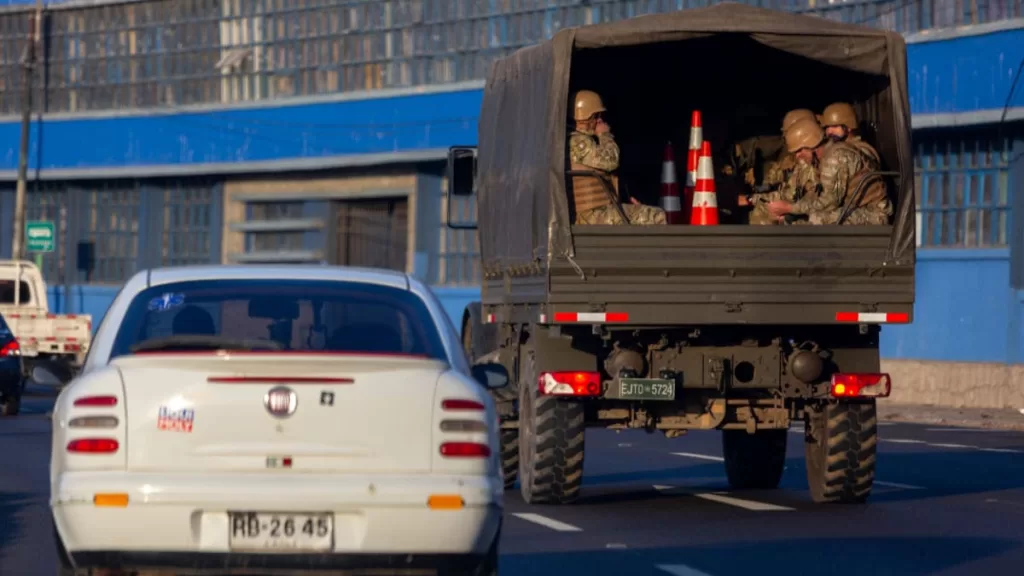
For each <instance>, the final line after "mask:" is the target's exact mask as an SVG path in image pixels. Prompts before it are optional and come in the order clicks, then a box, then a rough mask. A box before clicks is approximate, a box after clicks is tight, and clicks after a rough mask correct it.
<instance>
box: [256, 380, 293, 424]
mask: <svg viewBox="0 0 1024 576" xmlns="http://www.w3.org/2000/svg"><path fill="white" fill-rule="evenodd" d="M263 405H264V406H266V407H267V412H270V415H271V416H274V417H277V418H287V417H288V416H291V415H292V414H294V413H295V409H296V408H297V407H298V405H299V397H298V396H297V395H296V394H295V392H294V391H292V389H291V388H288V387H286V386H277V387H276V388H271V389H270V391H269V392H267V394H266V395H265V396H264V397H263Z"/></svg>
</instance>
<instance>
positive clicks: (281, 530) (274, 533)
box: [228, 512, 334, 550]
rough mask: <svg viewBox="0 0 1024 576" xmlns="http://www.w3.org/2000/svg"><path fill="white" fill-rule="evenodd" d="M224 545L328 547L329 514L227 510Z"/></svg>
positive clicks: (241, 547)
mask: <svg viewBox="0 0 1024 576" xmlns="http://www.w3.org/2000/svg"><path fill="white" fill-rule="evenodd" d="M230 517H231V527H230V528H229V530H230V532H229V533H228V546H229V547H230V548H231V549H232V550H331V549H332V548H333V547H334V517H333V516H332V515H331V514H293V513H289V512H231V513H230Z"/></svg>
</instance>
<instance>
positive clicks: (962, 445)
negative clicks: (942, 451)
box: [929, 444, 978, 450]
mask: <svg viewBox="0 0 1024 576" xmlns="http://www.w3.org/2000/svg"><path fill="white" fill-rule="evenodd" d="M929 446H937V447H939V448H974V449H975V450H977V449H978V447H977V446H968V445H966V444H929Z"/></svg>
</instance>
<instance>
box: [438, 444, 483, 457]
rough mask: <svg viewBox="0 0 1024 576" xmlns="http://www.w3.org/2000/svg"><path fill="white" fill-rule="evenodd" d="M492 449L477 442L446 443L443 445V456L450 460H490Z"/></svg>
mask: <svg viewBox="0 0 1024 576" xmlns="http://www.w3.org/2000/svg"><path fill="white" fill-rule="evenodd" d="M490 455H491V449H490V448H489V447H488V446H487V445H486V444H478V443H476V442H445V443H444V444H441V456H445V457H448V458H489V457H490Z"/></svg>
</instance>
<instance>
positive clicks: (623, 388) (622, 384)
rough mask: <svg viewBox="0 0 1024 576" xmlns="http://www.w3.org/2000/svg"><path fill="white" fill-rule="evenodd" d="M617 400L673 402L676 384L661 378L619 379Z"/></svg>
mask: <svg viewBox="0 0 1024 576" xmlns="http://www.w3.org/2000/svg"><path fill="white" fill-rule="evenodd" d="M619 398H621V399H623V400H675V399H676V383H675V381H673V380H665V379H663V378H621V379H619Z"/></svg>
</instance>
